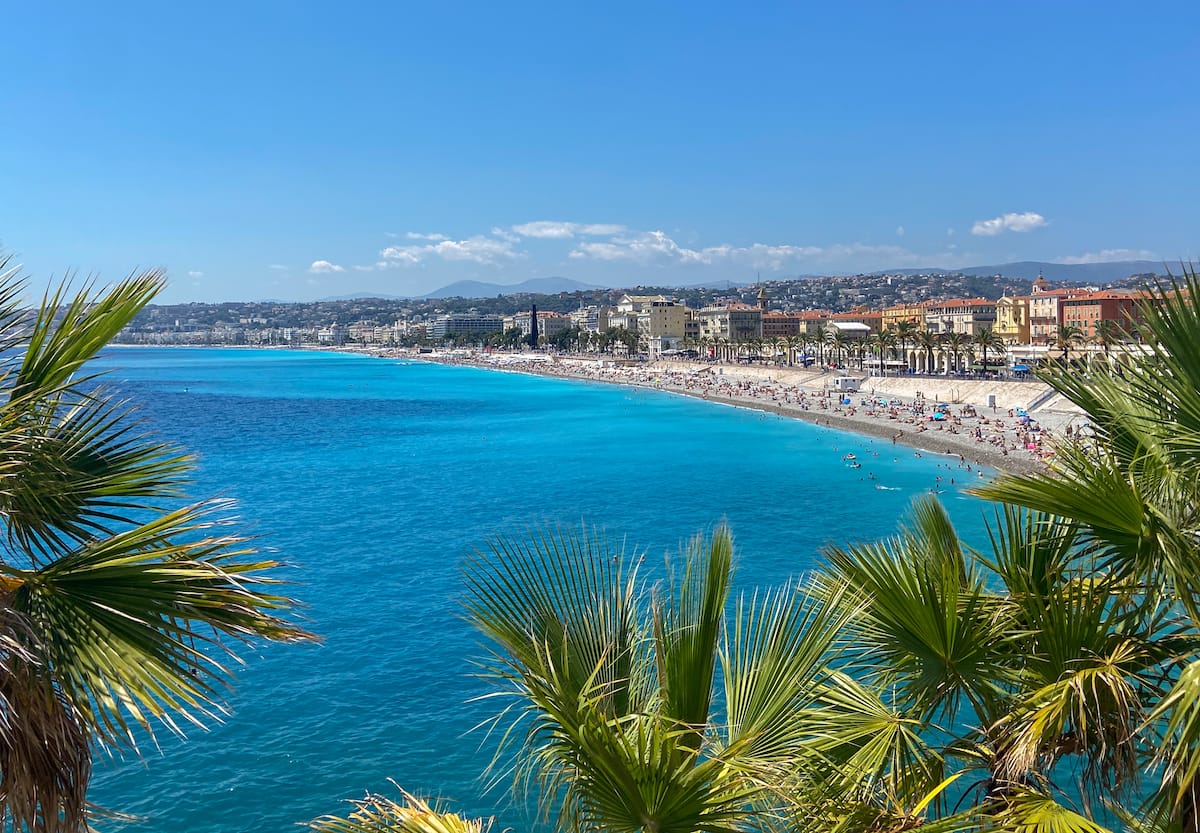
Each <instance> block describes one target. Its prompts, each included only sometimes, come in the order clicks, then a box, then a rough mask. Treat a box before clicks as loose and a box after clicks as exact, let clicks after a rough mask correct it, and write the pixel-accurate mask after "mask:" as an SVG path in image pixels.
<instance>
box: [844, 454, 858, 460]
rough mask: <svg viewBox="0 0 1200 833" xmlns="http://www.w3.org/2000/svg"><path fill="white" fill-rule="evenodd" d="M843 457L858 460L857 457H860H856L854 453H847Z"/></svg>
mask: <svg viewBox="0 0 1200 833" xmlns="http://www.w3.org/2000/svg"><path fill="white" fill-rule="evenodd" d="M842 459H843V460H856V459H858V458H857V457H855V456H854V455H853V454H847V455H846V456H845V457H843V458H842Z"/></svg>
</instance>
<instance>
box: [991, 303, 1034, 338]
mask: <svg viewBox="0 0 1200 833" xmlns="http://www.w3.org/2000/svg"><path fill="white" fill-rule="evenodd" d="M992 332H994V333H995V334H996V335H998V336H999V337H1000V338H1002V339H1004V343H1005V344H1028V343H1029V296H1028V295H1014V296H1012V297H1009V296H1007V295H1005V296H1004V297H1002V298H1001V299H1000V300H999V301H997V302H996V325H995V326H994V327H992Z"/></svg>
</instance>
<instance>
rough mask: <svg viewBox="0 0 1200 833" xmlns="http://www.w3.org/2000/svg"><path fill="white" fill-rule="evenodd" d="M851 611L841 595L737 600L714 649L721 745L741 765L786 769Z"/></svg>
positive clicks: (796, 591) (802, 593)
mask: <svg viewBox="0 0 1200 833" xmlns="http://www.w3.org/2000/svg"><path fill="white" fill-rule="evenodd" d="M853 614H854V606H853V605H852V604H848V603H846V602H845V587H840V588H832V587H824V588H822V589H821V590H820V591H818V590H817V589H816V588H815V587H813V588H809V589H808V590H804V589H801V588H792V587H787V586H785V587H782V588H780V589H778V590H776V591H773V592H769V593H764V594H762V595H761V596H760V595H759V594H752V595H749V596H745V595H743V596H740V597H739V598H738V601H737V606H736V609H735V612H734V616H733V624H732V626H731V627H730V628H729V629H728V630H727V631H726V635H725V638H724V642H723V646H722V649H721V669H722V679H723V681H724V694H725V697H724V702H725V709H726V732H727V734H726V737H725V739H724V743H725V745H728V746H732V745H734V744H739V743H740V744H744V749H745V751H744V753H743V757H744V758H745V759H747V760H752V761H756V762H759V763H765V764H768V765H786V764H787V763H788V762H789V761H791V760H792V759H793V758H794V757H795V756H796V755H798V754H800V751H799V750H800V748H801V746H802V744H803V742H804V740H805V739H806V738H807V737H808V734H807V728H806V727H805V726H804V725H803V724H802V721H801V717H802V716H803V713H804V709H805V708H806V707H808V706H811V705H812V704H813V703H814V702H815V701H816V699H817V698H818V696H819V694H820V692H821V691H822V690H823V686H824V684H825V682H826V680H827V678H828V676H829V673H830V669H829V667H828V666H829V663H830V662H831V660H832V659H833V658H834V654H835V645H836V642H837V639H838V638H839V636H840V634H841V629H842V627H843V626H844V625H845V623H846V621H847V620H848V619H849V618H850V617H851V616H852V615H853Z"/></svg>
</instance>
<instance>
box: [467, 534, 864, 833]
mask: <svg viewBox="0 0 1200 833" xmlns="http://www.w3.org/2000/svg"><path fill="white" fill-rule="evenodd" d="M732 559H733V542H732V539H731V537H730V535H729V533H728V531H727V530H726V529H724V528H718V529H717V530H716V531H715V532H714V533H713V534H712V536H710V537H707V538H705V537H697V538H695V539H693V540H692V542H691V543H690V545H689V546H688V547H687V548H686V551H685V552H684V554H683V557H682V563H681V564H679V565H676V571H675V572H673V577H672V578H671V579H670V580H669V582H668V585H667V586H666V587H663V588H659V589H658V590H654V591H650V590H649V589H648V588H647V587H646V585H645V584H644V583H642V582H641V581H640V580H639V578H638V575H637V562H638V560H639V559H637V558H635V557H634V556H633V555H632V554H629V555H627V554H626V553H625V552H623V551H622V550H621V549H620V548H618V546H616V545H614V544H613V543H612V542H611V541H609V540H607V539H605V538H603V537H601V536H599V535H597V534H595V533H589V532H587V531H584V532H583V533H571V532H564V531H561V530H560V531H555V532H553V533H548V534H542V535H536V536H534V537H533V538H532V540H522V539H517V540H500V541H496V542H495V543H494V544H493V545H492V546H491V548H490V550H489V551H488V552H487V553H484V554H479V555H477V556H476V557H474V558H472V559H470V560H469V561H468V563H467V565H466V569H465V580H466V585H467V603H466V607H467V616H468V618H469V620H470V621H471V622H472V623H473V624H474V625H475V627H476V628H478V629H479V630H480V632H481V633H482V634H483V635H484V636H485V637H486V638H487V639H488V640H489V641H490V642H491V643H492V644H493V645H494V651H493V657H494V659H493V662H492V663H491V667H490V668H489V669H488V671H487V676H488V678H489V679H492V680H494V681H495V683H496V685H497V686H498V691H497V695H498V696H500V697H503V698H507V699H510V700H511V701H512V703H511V705H510V706H509V707H508V708H506V709H504V711H503V712H502V713H501V714H500V715H498V716H497V721H498V722H501V723H503V722H507V721H509V720H510V719H512V718H511V715H517V717H516V718H515V721H516V723H515V724H514V725H510V726H508V727H506V728H505V732H504V734H505V736H506V737H509V738H512V739H514V740H515V739H521V740H523V745H522V746H521V747H520V748H519V749H518V750H517V755H518V760H519V764H518V766H519V767H520V769H521V772H522V773H523V774H524V775H523V777H522V779H521V780H522V781H523V782H526V783H535V784H537V785H538V786H539V787H540V790H541V795H542V798H543V801H548V802H554V803H556V804H557V805H558V808H559V817H560V819H562V820H563V822H564V825H566V826H569V827H570V828H571V829H574V830H579V831H601V830H614V831H631V832H632V831H637V830H656V831H663V833H667V832H668V831H679V833H684V831H701V830H710V831H717V830H728V829H732V827H734V826H736V825H737V822H738V820H739V819H745V818H748V817H749V816H750V815H751V814H752V812H753V810H752V808H753V807H754V806H755V805H756V804H759V803H762V804H764V805H772V806H774V805H776V804H777V800H776V799H775V796H774V795H773V792H772V790H771V787H770V785H771V784H774V783H778V775H777V774H776V775H774V776H773V775H771V773H772V772H775V773H779V772H782V771H784V770H786V769H788V768H789V767H790V765H791V764H792V763H793V762H794V761H795V755H796V754H798V751H799V748H800V741H801V735H800V732H801V727H800V726H798V725H797V724H796V723H795V720H796V718H797V717H798V716H799V715H798V712H797V710H796V704H797V703H807V702H813V701H814V699H815V696H816V694H817V692H818V690H819V686H820V681H821V680H822V679H823V678H824V676H825V675H823V674H822V673H821V670H820V667H821V663H822V661H823V658H824V656H825V653H826V651H827V650H828V649H829V646H830V644H831V640H832V638H833V634H834V633H836V632H837V629H838V628H837V625H838V622H839V618H844V616H845V613H844V612H841V605H840V599H839V598H838V596H837V593H836V592H832V593H831V594H830V600H829V601H820V600H816V599H812V598H806V597H805V596H803V595H802V594H799V593H797V592H796V591H794V590H793V589H789V588H784V589H783V590H780V591H778V592H775V593H771V594H768V595H766V596H758V597H743V598H741V599H739V600H738V601H737V602H736V603H735V604H734V605H733V607H732V610H731V609H730V605H729V604H728V601H729V592H730V576H731V571H732V564H733V560H732ZM718 681H720V684H721V685H722V686H723V689H722V692H721V694H719V695H718V693H717V692H716V691H715V690H714V687H715V685H717V683H718ZM718 703H720V705H718Z"/></svg>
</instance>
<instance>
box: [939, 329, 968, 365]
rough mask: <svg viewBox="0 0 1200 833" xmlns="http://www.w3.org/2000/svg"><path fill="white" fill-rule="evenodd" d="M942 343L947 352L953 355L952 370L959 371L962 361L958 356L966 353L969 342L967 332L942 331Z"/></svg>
mask: <svg viewBox="0 0 1200 833" xmlns="http://www.w3.org/2000/svg"><path fill="white" fill-rule="evenodd" d="M942 344H944V345H945V346H946V350H947V352H949V353H950V355H951V356H953V357H954V370H955V371H956V372H957V371H961V370H962V362H960V361H959V358H960V357H961V356H962V355H963V354H964V353H966V351H967V347H968V345H969V344H970V339H969V338H967V334H966V333H955V332H949V333H943V334H942Z"/></svg>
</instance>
